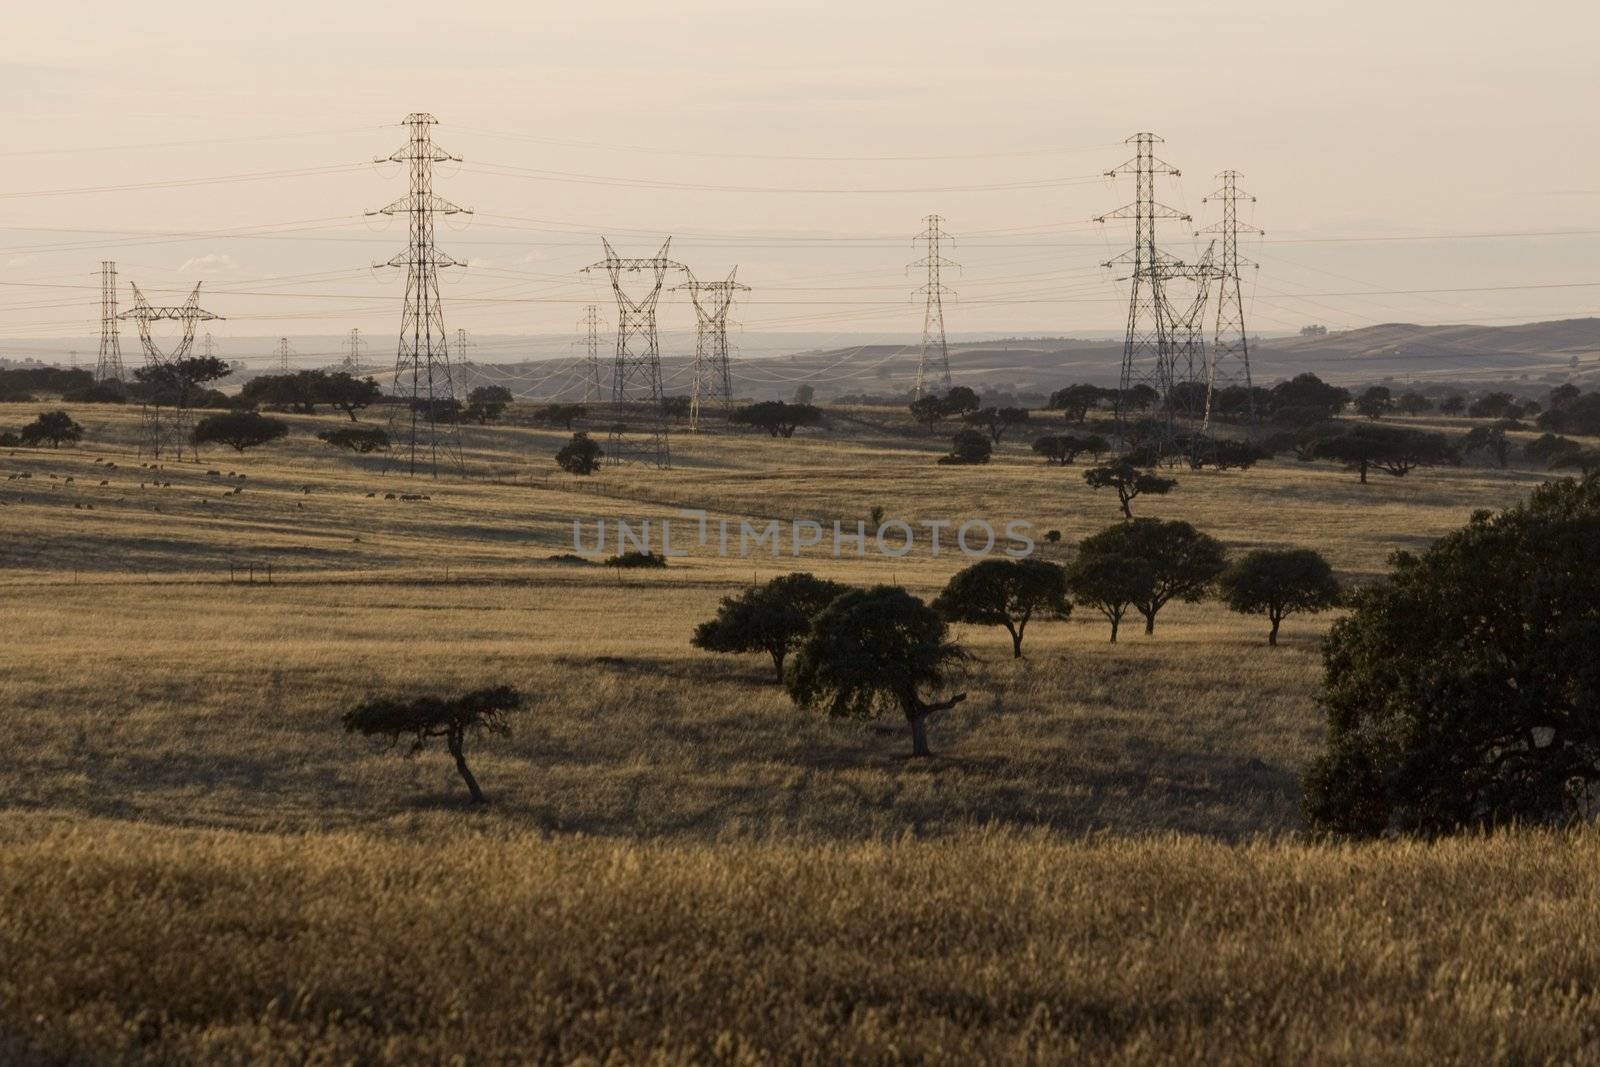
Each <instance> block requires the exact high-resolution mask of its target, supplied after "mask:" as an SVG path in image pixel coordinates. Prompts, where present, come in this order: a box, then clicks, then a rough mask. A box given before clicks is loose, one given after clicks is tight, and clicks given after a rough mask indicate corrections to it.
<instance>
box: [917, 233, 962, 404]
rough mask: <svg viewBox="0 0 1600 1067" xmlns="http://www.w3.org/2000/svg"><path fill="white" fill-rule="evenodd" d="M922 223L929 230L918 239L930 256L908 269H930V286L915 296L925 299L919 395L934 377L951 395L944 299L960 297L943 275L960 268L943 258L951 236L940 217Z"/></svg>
mask: <svg viewBox="0 0 1600 1067" xmlns="http://www.w3.org/2000/svg"><path fill="white" fill-rule="evenodd" d="M922 221H923V222H924V223H925V224H926V228H925V229H924V230H923V231H922V232H921V233H919V234H918V235H917V236H916V238H915V239H916V240H917V241H921V242H923V243H924V245H925V247H926V249H927V253H926V254H925V255H924V256H923V257H922V258H921V259H919V260H917V261H916V262H915V263H912V264H911V266H910V267H907V268H906V269H907V270H910V269H911V267H926V268H927V270H928V281H927V283H926V284H924V285H923V286H922V288H920V289H918V290H917V291H916V292H915V293H914V294H913V295H915V296H920V297H923V298H924V302H923V311H922V356H921V358H920V359H918V360H917V386H916V394H915V395H916V396H919V397H920V396H922V395H923V393H924V392H925V391H926V389H927V386H928V379H929V377H930V375H931V376H932V377H933V378H935V379H936V380H937V381H938V384H939V387H940V391H941V392H949V391H950V346H949V345H948V344H946V343H945V337H944V298H945V297H946V296H955V295H956V294H955V290H954V289H950V288H948V287H946V286H945V285H944V283H943V278H942V274H943V271H944V268H945V267H959V266H960V264H959V263H957V262H955V260H952V259H946V258H944V256H942V255H940V254H939V245H940V242H941V241H943V240H946V239H948V238H949V236H950V235H949V234H947V233H945V232H944V231H943V230H942V229H941V228H940V227H941V226H943V225H944V219H943V218H942V217H941V216H938V215H928V216H926V217H924V218H923V220H922Z"/></svg>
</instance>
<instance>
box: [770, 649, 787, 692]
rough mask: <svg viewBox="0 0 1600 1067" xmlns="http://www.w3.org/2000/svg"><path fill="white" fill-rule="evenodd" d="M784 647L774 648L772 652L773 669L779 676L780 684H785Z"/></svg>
mask: <svg viewBox="0 0 1600 1067" xmlns="http://www.w3.org/2000/svg"><path fill="white" fill-rule="evenodd" d="M784 652H785V650H784V649H781V648H779V649H774V650H773V653H772V670H773V673H774V674H776V675H777V676H778V684H779V685H782V684H783V656H784Z"/></svg>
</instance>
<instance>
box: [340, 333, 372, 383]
mask: <svg viewBox="0 0 1600 1067" xmlns="http://www.w3.org/2000/svg"><path fill="white" fill-rule="evenodd" d="M364 344H366V342H365V341H363V340H362V339H361V329H360V327H353V328H352V329H351V330H350V332H349V333H348V334H347V335H345V342H344V345H345V348H344V362H342V363H340V364H339V369H340V370H342V371H344V372H345V373H346V374H348V375H350V377H352V378H354V377H355V376H356V375H358V374H360V373H361V347H362V346H363V345H364Z"/></svg>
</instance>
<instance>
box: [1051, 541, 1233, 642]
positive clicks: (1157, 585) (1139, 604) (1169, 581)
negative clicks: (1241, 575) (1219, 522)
mask: <svg viewBox="0 0 1600 1067" xmlns="http://www.w3.org/2000/svg"><path fill="white" fill-rule="evenodd" d="M1078 554H1079V558H1080V559H1082V558H1085V557H1092V556H1106V557H1110V558H1113V559H1118V560H1137V561H1138V562H1139V564H1140V565H1141V566H1142V567H1143V568H1144V569H1145V570H1146V571H1147V572H1148V574H1149V579H1150V581H1149V585H1148V587H1147V589H1146V590H1145V591H1144V592H1143V593H1142V595H1140V596H1139V597H1138V598H1136V599H1135V600H1134V601H1133V606H1134V607H1135V608H1137V609H1138V611H1139V614H1140V615H1143V616H1144V632H1145V633H1147V634H1153V633H1155V630H1156V614H1157V613H1158V612H1160V610H1161V609H1162V608H1163V607H1165V606H1166V605H1167V604H1168V603H1170V602H1171V601H1173V600H1183V601H1187V602H1189V603H1195V602H1197V601H1200V600H1202V599H1204V598H1205V595H1206V593H1207V591H1208V590H1209V589H1210V588H1211V584H1212V583H1213V582H1214V581H1216V578H1217V575H1219V574H1221V573H1222V570H1223V568H1224V567H1226V566H1227V565H1228V553H1227V549H1225V548H1224V547H1223V545H1222V542H1221V541H1218V540H1217V539H1216V538H1215V537H1212V536H1210V535H1209V534H1203V533H1201V532H1200V531H1198V530H1196V529H1195V528H1194V527H1193V526H1191V525H1189V524H1188V523H1186V522H1179V521H1176V520H1163V519H1132V520H1130V521H1128V522H1123V523H1118V524H1117V525H1115V526H1110V527H1107V528H1106V529H1104V530H1101V531H1100V532H1099V533H1097V534H1095V535H1094V536H1092V537H1087V538H1085V539H1084V540H1083V541H1082V543H1080V544H1079V545H1078Z"/></svg>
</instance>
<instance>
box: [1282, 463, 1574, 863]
mask: <svg viewBox="0 0 1600 1067" xmlns="http://www.w3.org/2000/svg"><path fill="white" fill-rule="evenodd" d="M1353 607H1354V610H1353V611H1352V613H1351V614H1350V615H1349V616H1348V617H1346V618H1344V619H1341V620H1340V621H1339V622H1337V623H1335V624H1334V626H1333V630H1332V633H1331V634H1330V636H1329V638H1328V642H1327V646H1326V651H1325V654H1324V661H1325V663H1326V669H1325V680H1324V687H1323V694H1322V700H1321V703H1322V705H1323V707H1324V708H1325V709H1326V710H1327V714H1328V725H1329V736H1328V747H1327V749H1326V750H1325V751H1324V753H1323V754H1322V755H1321V756H1319V757H1318V758H1317V759H1316V760H1315V761H1314V762H1313V763H1312V765H1311V767H1310V768H1309V769H1308V771H1307V774H1306V777H1305V795H1306V809H1307V814H1308V815H1309V817H1310V821H1311V823H1312V825H1313V826H1314V827H1315V828H1317V829H1320V830H1324V831H1332V832H1337V833H1343V834H1354V835H1377V834H1381V833H1384V832H1386V831H1391V830H1397V831H1400V832H1407V833H1420V834H1433V833H1440V832H1448V831H1451V830H1455V829H1459V828H1468V827H1470V828H1487V827H1493V826H1500V825H1505V824H1508V823H1513V822H1517V823H1553V822H1567V821H1575V820H1577V819H1579V818H1583V817H1584V816H1583V809H1584V807H1585V803H1586V801H1587V799H1588V797H1589V796H1590V795H1592V790H1593V789H1594V787H1595V783H1596V782H1597V781H1600V763H1597V762H1596V760H1595V753H1596V751H1600V716H1596V714H1595V710H1596V708H1600V669H1597V665H1596V658H1595V654H1594V653H1595V649H1596V647H1600V480H1597V479H1589V480H1587V481H1585V482H1581V483H1579V482H1574V481H1572V480H1570V479H1563V480H1561V481H1557V482H1552V483H1549V484H1546V485H1544V486H1541V487H1540V488H1538V489H1536V490H1534V492H1533V494H1532V495H1531V497H1530V498H1529V500H1528V501H1527V502H1525V503H1523V504H1520V505H1518V506H1517V507H1514V508H1511V509H1509V510H1507V511H1504V512H1501V513H1500V514H1498V515H1494V514H1491V513H1489V512H1487V511H1481V512H1478V513H1476V514H1475V515H1474V516H1473V517H1472V519H1471V521H1470V522H1469V523H1468V524H1467V525H1466V526H1465V527H1464V528H1462V529H1460V530H1457V531H1456V532H1454V533H1451V534H1449V535H1447V536H1445V537H1443V538H1441V539H1440V540H1438V541H1437V542H1435V543H1434V544H1433V546H1432V547H1430V548H1429V549H1428V550H1427V551H1425V552H1423V553H1422V554H1421V555H1420V556H1413V555H1410V554H1407V553H1400V554H1397V555H1396V557H1395V559H1394V563H1393V570H1392V572H1391V574H1390V575H1389V577H1388V579H1387V580H1386V581H1383V582H1381V583H1377V584H1375V585H1373V586H1369V587H1367V588H1365V589H1363V590H1361V591H1360V592H1358V593H1356V594H1355V596H1354V598H1353Z"/></svg>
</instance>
